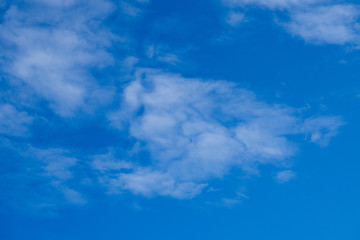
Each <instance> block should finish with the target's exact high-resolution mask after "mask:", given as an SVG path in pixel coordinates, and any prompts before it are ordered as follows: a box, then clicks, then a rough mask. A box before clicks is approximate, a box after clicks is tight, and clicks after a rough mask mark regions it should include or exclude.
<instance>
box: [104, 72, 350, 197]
mask: <svg viewBox="0 0 360 240" xmlns="http://www.w3.org/2000/svg"><path fill="white" fill-rule="evenodd" d="M138 76H139V78H138V79H137V80H136V81H134V82H132V83H131V84H130V85H129V86H128V87H127V88H126V89H125V91H124V99H123V103H122V108H121V110H120V111H118V112H116V113H114V114H112V115H111V116H110V120H111V121H112V124H113V125H114V126H116V127H118V128H120V129H122V130H126V128H127V127H126V126H129V127H128V131H129V134H130V136H132V137H133V138H134V139H136V140H137V141H138V143H139V145H140V146H141V147H140V149H139V151H143V152H148V153H149V154H150V156H151V161H152V162H151V164H150V165H149V166H141V165H140V166H138V167H136V163H135V167H134V168H133V170H132V172H128V173H119V174H118V175H117V176H116V178H113V179H111V180H110V182H111V183H112V184H113V187H117V188H119V189H125V190H130V191H132V192H134V193H136V194H143V195H145V196H152V195H167V196H173V197H177V198H187V197H193V196H195V195H197V194H199V193H200V192H201V189H202V188H204V187H205V186H206V185H207V181H208V180H209V179H212V178H221V177H223V176H224V175H226V174H227V173H228V172H229V170H230V169H231V168H233V167H237V168H240V169H242V170H243V172H246V173H247V174H252V173H256V166H257V165H258V164H263V163H276V164H279V163H280V164H281V163H284V162H286V160H287V159H288V158H290V157H291V156H293V155H294V154H295V153H296V151H297V147H296V145H295V144H294V143H292V142H291V141H290V140H288V137H287V136H288V135H297V134H304V135H309V136H310V139H311V141H313V142H315V143H320V144H326V143H327V142H328V140H329V138H331V137H332V136H334V135H336V133H337V132H336V131H337V129H338V128H339V127H340V126H341V125H342V124H343V123H342V121H341V120H340V119H338V118H336V117H325V116H322V117H318V118H302V117H301V114H300V112H299V111H297V110H296V109H293V108H290V107H287V106H280V105H269V104H266V103H264V102H260V101H258V100H256V97H255V95H254V94H253V93H252V92H250V91H247V90H245V89H240V88H237V87H236V86H235V85H234V84H231V83H228V82H221V81H220V82H215V81H202V80H200V79H186V78H183V77H181V76H179V75H174V74H166V73H162V72H157V71H149V70H144V71H143V70H141V71H140V72H139V75H138Z"/></svg>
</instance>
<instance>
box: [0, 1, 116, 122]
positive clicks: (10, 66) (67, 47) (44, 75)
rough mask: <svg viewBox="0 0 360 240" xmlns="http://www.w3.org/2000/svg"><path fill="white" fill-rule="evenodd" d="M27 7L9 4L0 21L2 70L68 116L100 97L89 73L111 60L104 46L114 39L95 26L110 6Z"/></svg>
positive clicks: (52, 3)
mask: <svg viewBox="0 0 360 240" xmlns="http://www.w3.org/2000/svg"><path fill="white" fill-rule="evenodd" d="M80 3H81V4H80ZM28 4H29V6H28V7H27V8H26V10H23V9H22V8H18V7H17V6H15V5H12V6H11V7H10V8H9V9H8V10H7V12H6V13H5V15H4V17H3V18H4V21H3V22H2V24H1V28H0V35H1V40H2V47H1V51H2V52H3V54H4V55H5V57H6V59H7V61H6V62H4V64H3V71H4V72H6V73H8V74H9V75H10V76H11V77H12V79H11V83H12V84H16V85H21V84H25V85H26V86H27V87H29V88H28V90H30V91H31V90H32V91H33V92H34V93H35V94H36V95H37V96H38V97H39V98H40V99H44V100H46V101H47V102H48V103H49V105H50V107H51V108H52V109H53V110H54V111H55V112H56V113H58V114H59V115H61V116H71V115H73V113H74V112H75V111H76V110H78V109H79V108H81V107H84V106H85V105H86V104H88V103H89V102H96V101H97V100H96V99H97V98H98V97H99V92H98V90H96V89H97V88H98V84H97V83H96V81H95V80H94V79H92V77H91V74H90V72H89V69H91V68H99V67H100V68H101V67H102V66H106V65H108V64H110V63H111V61H112V57H111V56H110V55H109V54H108V53H107V51H106V48H107V47H108V46H109V45H110V44H111V41H112V40H113V39H114V38H115V37H114V36H113V35H112V34H111V33H110V32H109V31H108V30H106V29H105V28H101V27H99V25H100V22H101V21H102V20H103V19H105V18H106V17H107V16H108V15H109V14H110V13H111V12H112V11H113V5H112V4H111V3H110V2H108V1H106V0H102V1H97V2H89V3H86V2H84V1H80V0H79V1H66V2H64V1H44V0H41V1H40V0H37V1H33V3H28ZM39 4H40V5H39ZM77 4H80V5H79V6H78V5H77ZM73 5H74V6H73ZM63 7H66V9H63ZM94 19H96V20H94ZM103 91H106V89H105V90H103ZM29 95H31V92H30V93H29ZM103 95H104V94H102V96H103ZM105 95H110V94H105ZM28 100H30V99H28ZM31 100H33V99H31ZM98 101H99V102H101V100H100V99H99V100H98Z"/></svg>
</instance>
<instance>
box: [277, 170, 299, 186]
mask: <svg viewBox="0 0 360 240" xmlns="http://www.w3.org/2000/svg"><path fill="white" fill-rule="evenodd" d="M295 177H296V174H295V173H294V172H293V171H292V170H284V171H280V172H278V173H277V174H276V176H275V180H276V182H278V183H280V184H282V183H286V182H289V181H290V180H292V179H294V178H295Z"/></svg>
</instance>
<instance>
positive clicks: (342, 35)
mask: <svg viewBox="0 0 360 240" xmlns="http://www.w3.org/2000/svg"><path fill="white" fill-rule="evenodd" d="M359 17H360V10H359V7H358V6H356V5H351V4H343V5H331V6H320V7H315V8H307V9H305V10H298V11H293V12H291V14H290V22H288V23H287V24H284V26H285V27H286V29H287V30H288V31H289V32H290V33H292V34H294V35H298V36H300V37H302V38H303V39H304V40H306V41H308V42H313V43H330V44H356V45H358V44H359V43H360V40H359V37H360V24H359V22H358V20H359Z"/></svg>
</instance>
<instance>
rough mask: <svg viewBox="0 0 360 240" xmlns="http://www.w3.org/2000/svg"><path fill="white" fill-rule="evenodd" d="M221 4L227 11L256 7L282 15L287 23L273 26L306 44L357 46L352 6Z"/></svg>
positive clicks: (289, 1)
mask: <svg viewBox="0 0 360 240" xmlns="http://www.w3.org/2000/svg"><path fill="white" fill-rule="evenodd" d="M223 2H224V4H225V5H226V6H228V7H231V8H237V7H246V6H255V7H256V6H257V7H261V8H263V9H270V10H272V11H281V12H285V13H286V14H287V15H288V18H289V19H288V21H287V22H282V21H277V23H279V24H280V25H282V26H284V27H285V29H286V30H287V31H288V32H289V33H291V34H293V35H296V36H299V37H301V38H303V39H304V40H305V41H307V42H310V43H315V44H325V43H327V44H352V45H355V46H358V45H359V40H358V39H359V36H360V27H359V17H360V11H359V6H358V5H356V4H332V1H315V0H306V1H303V0H302V1H300V0H269V1H268V0H224V1H223ZM232 11H233V10H231V11H230V13H231V12H232ZM228 18H229V17H227V19H228Z"/></svg>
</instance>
